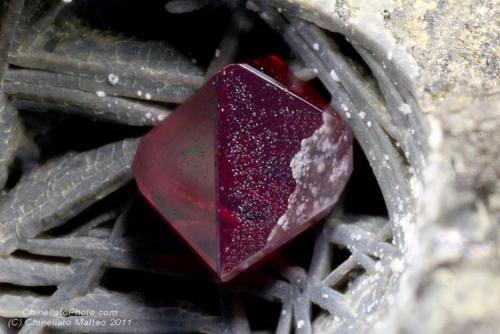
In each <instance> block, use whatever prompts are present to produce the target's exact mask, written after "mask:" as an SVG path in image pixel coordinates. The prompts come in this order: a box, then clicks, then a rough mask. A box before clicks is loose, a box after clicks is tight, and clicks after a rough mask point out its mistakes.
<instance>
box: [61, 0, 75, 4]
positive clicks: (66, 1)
mask: <svg viewBox="0 0 500 334" xmlns="http://www.w3.org/2000/svg"><path fill="white" fill-rule="evenodd" d="M72 1H73V0H62V2H64V3H71V2H72Z"/></svg>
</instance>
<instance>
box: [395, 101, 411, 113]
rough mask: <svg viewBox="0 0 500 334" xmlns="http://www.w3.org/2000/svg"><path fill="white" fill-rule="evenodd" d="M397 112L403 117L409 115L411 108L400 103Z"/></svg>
mask: <svg viewBox="0 0 500 334" xmlns="http://www.w3.org/2000/svg"><path fill="white" fill-rule="evenodd" d="M398 110H399V111H401V112H402V113H403V114H405V115H408V114H411V108H410V106H409V105H407V104H406V103H402V104H401V105H400V106H399V108H398Z"/></svg>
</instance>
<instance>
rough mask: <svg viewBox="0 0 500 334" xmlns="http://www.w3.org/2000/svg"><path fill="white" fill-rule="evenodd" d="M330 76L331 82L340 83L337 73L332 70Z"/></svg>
mask: <svg viewBox="0 0 500 334" xmlns="http://www.w3.org/2000/svg"><path fill="white" fill-rule="evenodd" d="M330 76H331V77H332V79H333V80H335V81H337V82H340V79H339V76H338V75H337V73H336V72H335V71H334V70H331V71H330Z"/></svg>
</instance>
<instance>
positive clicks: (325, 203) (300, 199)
mask: <svg viewBox="0 0 500 334" xmlns="http://www.w3.org/2000/svg"><path fill="white" fill-rule="evenodd" d="M338 126H339V123H338V121H336V120H335V119H334V118H333V117H332V116H331V115H329V114H328V113H323V125H322V126H321V127H320V128H319V129H317V130H316V131H315V132H314V133H313V134H312V136H311V137H309V138H304V139H303V140H302V142H301V147H300V150H299V151H298V152H297V153H296V154H295V156H294V157H293V158H292V160H291V162H290V168H291V169H292V175H293V178H294V180H295V184H296V188H295V191H294V192H293V193H292V194H291V195H290V196H289V197H288V208H287V210H286V212H285V213H284V214H283V215H282V216H281V217H280V218H279V219H278V222H277V224H276V226H275V227H274V228H273V229H272V230H271V233H270V234H269V237H268V242H269V241H271V240H273V239H275V238H276V236H277V235H279V234H280V233H283V232H285V233H286V231H288V230H290V229H293V228H294V227H297V226H298V225H301V224H303V223H305V222H307V221H308V220H309V219H310V218H311V217H313V216H315V215H317V214H318V213H319V212H322V211H324V210H327V209H328V208H329V207H331V206H332V205H333V204H334V203H335V202H336V201H337V199H338V197H339V195H340V193H341V192H342V190H343V188H344V185H345V182H346V181H343V182H338V180H339V179H345V178H346V176H348V175H349V173H350V172H351V169H352V162H351V158H350V157H351V154H344V155H343V156H338V152H337V147H338V145H340V144H341V142H340V141H343V140H347V139H348V136H349V134H348V130H347V129H344V130H343V132H342V133H341V134H340V135H339V137H338V138H336V137H335V136H334V135H333V134H334V132H335V130H336V127H338Z"/></svg>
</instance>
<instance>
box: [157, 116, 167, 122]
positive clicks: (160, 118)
mask: <svg viewBox="0 0 500 334" xmlns="http://www.w3.org/2000/svg"><path fill="white" fill-rule="evenodd" d="M165 117H167V116H166V115H165V114H161V115H159V116H158V120H159V121H160V122H161V121H163V120H164V119H165Z"/></svg>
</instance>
